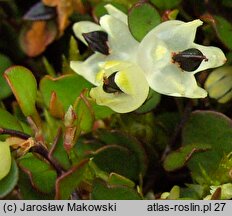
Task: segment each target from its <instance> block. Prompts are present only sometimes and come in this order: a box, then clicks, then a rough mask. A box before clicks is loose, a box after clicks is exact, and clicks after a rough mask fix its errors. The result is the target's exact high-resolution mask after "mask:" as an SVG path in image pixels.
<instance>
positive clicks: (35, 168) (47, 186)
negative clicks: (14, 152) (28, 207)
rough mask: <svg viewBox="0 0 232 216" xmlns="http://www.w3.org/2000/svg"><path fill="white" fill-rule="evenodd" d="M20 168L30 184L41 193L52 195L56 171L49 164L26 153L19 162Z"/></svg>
mask: <svg viewBox="0 0 232 216" xmlns="http://www.w3.org/2000/svg"><path fill="white" fill-rule="evenodd" d="M19 166H20V168H21V169H22V170H23V171H24V172H25V173H27V174H28V176H29V178H30V180H31V184H32V185H33V187H35V188H36V189H37V190H39V191H40V192H42V193H52V192H53V191H54V189H55V181H56V177H57V173H56V171H55V170H54V169H53V168H52V167H51V165H50V164H48V163H46V162H45V161H42V160H40V159H39V158H38V157H37V156H35V155H33V154H31V153H28V154H26V155H25V156H24V157H23V158H20V160H19Z"/></svg>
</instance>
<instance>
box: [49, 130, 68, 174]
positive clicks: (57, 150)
mask: <svg viewBox="0 0 232 216" xmlns="http://www.w3.org/2000/svg"><path fill="white" fill-rule="evenodd" d="M49 157H50V158H53V159H55V160H56V161H57V162H58V163H59V164H60V165H61V166H62V167H63V169H66V170H67V169H68V168H69V167H70V165H71V164H70V161H69V157H68V154H67V152H66V151H65V149H64V145H63V137H62V133H61V130H60V131H59V132H58V135H57V137H56V140H55V141H54V144H53V146H52V147H51V149H50V152H49Z"/></svg>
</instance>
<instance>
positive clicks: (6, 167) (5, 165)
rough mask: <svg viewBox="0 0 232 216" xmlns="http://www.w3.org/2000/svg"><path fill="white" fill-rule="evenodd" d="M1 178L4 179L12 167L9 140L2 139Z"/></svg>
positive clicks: (0, 149)
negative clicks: (3, 140)
mask: <svg viewBox="0 0 232 216" xmlns="http://www.w3.org/2000/svg"><path fill="white" fill-rule="evenodd" d="M0 162H1V165H0V180H1V179H3V178H4V177H5V176H6V175H7V174H8V173H9V172H10V167H11V154H10V146H9V144H8V143H7V142H1V141H0Z"/></svg>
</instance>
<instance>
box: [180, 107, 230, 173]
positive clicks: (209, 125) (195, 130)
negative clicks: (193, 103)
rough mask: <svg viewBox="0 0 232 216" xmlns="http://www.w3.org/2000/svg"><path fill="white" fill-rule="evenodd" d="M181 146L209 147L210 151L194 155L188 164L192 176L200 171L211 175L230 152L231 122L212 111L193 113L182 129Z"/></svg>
mask: <svg viewBox="0 0 232 216" xmlns="http://www.w3.org/2000/svg"><path fill="white" fill-rule="evenodd" d="M182 139H183V145H195V144H202V145H210V146H211V150H210V151H207V152H201V153H198V154H194V155H193V156H192V158H191V160H190V161H189V162H188V167H189V168H190V170H191V171H192V174H193V176H195V177H197V176H199V175H200V173H201V171H202V169H201V167H202V168H203V169H204V170H205V171H206V172H207V173H208V175H212V174H213V173H214V171H215V170H216V169H217V167H218V165H219V163H220V161H221V159H222V158H223V156H224V155H225V154H228V153H230V152H231V151H232V121H231V119H229V118H228V117H226V116H225V115H223V114H221V113H217V112H213V111H196V112H193V113H192V114H191V116H190V118H189V120H188V121H187V123H186V125H185V126H184V128H183V132H182Z"/></svg>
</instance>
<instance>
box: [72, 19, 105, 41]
mask: <svg viewBox="0 0 232 216" xmlns="http://www.w3.org/2000/svg"><path fill="white" fill-rule="evenodd" d="M73 31H74V33H75V35H76V37H77V38H78V39H80V40H81V41H82V42H83V43H84V44H85V45H87V46H88V44H87V42H86V41H85V39H84V37H83V36H82V34H83V33H88V32H93V31H104V30H103V29H102V28H101V26H99V25H97V24H96V23H93V22H90V21H80V22H77V23H75V24H74V25H73Z"/></svg>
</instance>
